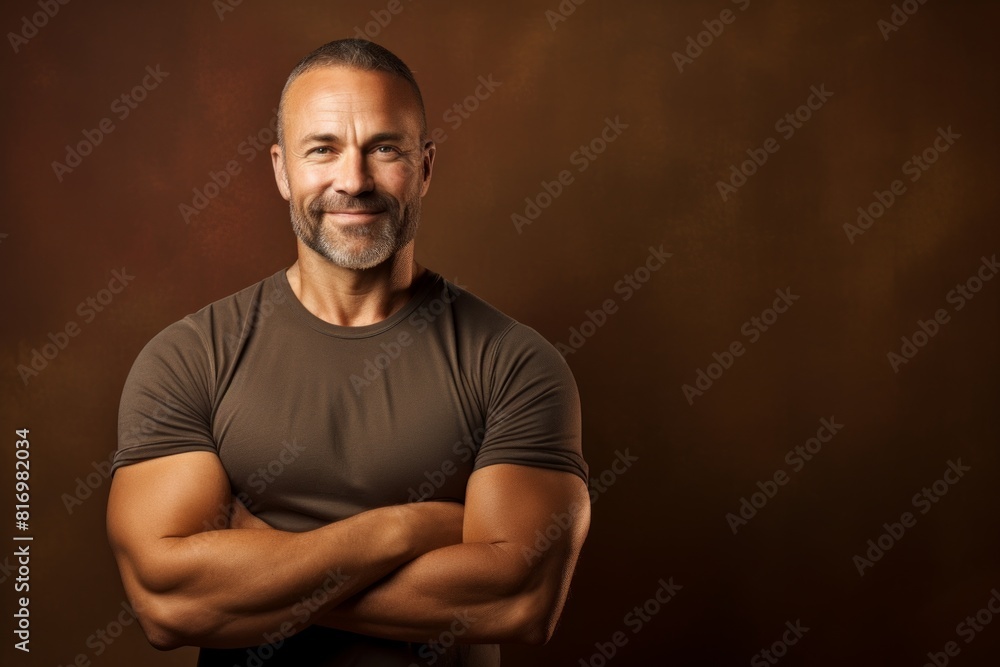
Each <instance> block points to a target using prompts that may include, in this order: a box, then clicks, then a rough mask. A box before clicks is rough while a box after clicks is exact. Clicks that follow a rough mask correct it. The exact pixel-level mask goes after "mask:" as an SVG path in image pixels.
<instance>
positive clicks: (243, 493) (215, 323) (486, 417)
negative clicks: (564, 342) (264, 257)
mask: <svg viewBox="0 0 1000 667" xmlns="http://www.w3.org/2000/svg"><path fill="white" fill-rule="evenodd" d="M190 451H209V452H215V453H216V454H218V456H219V458H220V460H221V462H222V465H223V466H224V468H225V470H226V473H227V475H228V477H229V481H230V484H231V487H232V492H233V493H234V494H235V495H237V496H238V497H239V498H241V499H242V500H243V501H244V502H245V503H246V504H248V506H249V507H250V508H251V510H252V511H253V512H254V513H255V514H256V515H257V516H259V517H260V518H261V519H263V520H264V521H266V522H267V523H269V524H270V525H272V526H274V527H276V528H279V529H282V530H290V531H303V530H310V529H314V528H318V527H320V526H322V525H325V524H327V523H329V522H332V521H337V520H340V519H344V518H346V517H349V516H352V515H354V514H357V513H358V512H362V511H364V510H368V509H372V508H376V507H384V506H386V505H393V504H399V503H405V502H413V501H417V500H422V499H429V498H448V499H455V500H459V501H464V499H465V487H466V483H467V481H468V479H469V476H470V475H471V474H472V472H473V471H474V470H478V469H479V468H483V467H485V466H489V465H492V464H496V463H513V464H521V465H528V466H537V467H542V468H550V469H554V470H562V471H565V472H569V473H572V474H575V475H578V476H580V477H581V478H582V479H583V480H584V481H585V482H586V481H587V465H586V463H585V462H584V460H583V456H582V453H581V449H580V406H579V396H578V393H577V388H576V384H575V382H574V380H573V376H572V374H571V372H570V370H569V368H568V366H567V365H566V363H565V361H564V360H563V358H562V356H561V355H560V354H559V353H558V352H557V351H556V350H555V348H554V347H553V346H552V345H551V344H549V343H548V342H547V341H546V340H545V339H544V338H542V337H541V336H540V335H539V334H538V333H537V332H535V331H534V330H533V329H531V328H529V327H526V326H524V325H522V324H519V323H518V322H516V321H514V320H513V319H511V318H510V317H507V316H506V315H504V314H503V313H501V312H499V311H498V310H496V309H495V308H493V307H492V306H490V305H489V304H487V303H485V302H484V301H482V300H480V299H479V298H477V297H475V296H474V295H472V294H471V293H469V292H467V291H465V290H464V289H462V288H460V287H458V286H456V285H454V284H452V283H450V282H448V281H447V280H445V279H443V278H442V277H441V276H440V275H438V274H436V273H434V272H432V271H425V272H424V273H423V274H422V275H421V276H420V277H419V278H418V279H417V281H416V282H415V284H414V295H413V297H412V298H411V299H410V300H409V302H408V303H407V304H406V305H405V306H404V307H403V308H401V309H400V310H398V311H397V312H396V313H394V314H393V315H392V316H390V317H388V318H387V319H385V320H383V321H381V322H378V323H375V324H371V325H367V326H360V327H344V326H337V325H334V324H330V323H328V322H325V321H323V320H321V319H319V318H317V317H316V316H314V315H313V314H312V313H310V312H309V311H308V310H307V309H306V308H305V307H304V306H303V305H302V304H301V302H299V300H298V298H297V297H296V296H295V294H294V293H293V292H292V290H291V287H290V286H289V284H288V279H287V277H286V275H285V270H284V269H282V270H280V271H278V272H277V273H275V274H274V275H272V276H270V277H269V278H266V279H264V280H262V281H261V282H259V283H257V284H255V285H252V286H250V287H248V288H246V289H244V290H241V291H240V292H237V293H236V294H234V295H232V296H229V297H227V298H225V299H222V300H220V301H216V302H215V303H213V304H211V305H209V306H206V307H205V308H203V309H201V310H200V311H198V312H197V313H194V314H193V315H189V316H187V317H185V318H184V319H182V320H180V321H179V322H176V323H174V324H172V325H170V326H169V327H167V328H166V329H164V330H163V331H162V332H161V333H159V334H158V335H157V336H156V337H154V338H153V339H152V340H151V341H150V342H149V343H148V344H147V345H146V347H145V348H144V349H143V350H142V352H140V354H139V356H138V358H137V359H136V361H135V363H134V365H133V367H132V371H131V372H130V373H129V376H128V379H127V380H126V383H125V388H124V391H123V393H122V400H121V406H120V410H119V448H118V451H117V452H116V454H115V458H114V464H113V469H114V470H117V469H118V468H119V467H121V466H124V465H129V464H131V463H136V462H138V461H143V460H146V459H150V458H155V457H159V456H167V455H170V454H177V453H181V452H190ZM440 649H441V647H439V646H434V647H428V646H425V645H417V644H407V643H404V642H388V641H385V640H378V639H373V638H368V637H362V636H360V635H355V634H350V633H344V632H340V631H337V630H328V629H325V628H319V627H315V626H314V627H311V628H309V629H308V630H306V631H304V632H302V633H300V634H298V635H295V636H294V637H292V638H290V639H287V640H286V641H285V642H284V643H283V645H282V646H281V648H280V649H277V650H273V649H272V647H270V646H264V647H252V648H250V649H233V650H216V649H211V650H210V649H203V650H202V652H201V658H200V660H199V665H225V666H226V667H231V666H232V665H241V664H246V663H247V662H248V661H249V662H250V663H253V662H255V661H254V660H253V659H252V656H263V655H270V654H271V653H272V652H273V653H274V655H273V656H271V657H270V658H269V659H267V660H265V661H264V663H265V664H266V665H268V666H269V667H270V666H272V665H275V666H276V665H283V664H295V665H302V666H305V665H348V664H365V665H399V666H400V667H409V665H411V664H413V663H414V662H416V663H418V664H427V663H428V662H430V661H431V660H433V661H434V664H436V665H438V666H439V667H440V666H442V665H452V664H455V665H492V664H497V661H498V658H497V651H496V647H492V646H481V647H472V648H470V647H455V648H451V649H449V650H447V651H446V652H445V653H444V654H442V653H440ZM477 653H478V654H480V656H481V657H478V658H477V657H475V655H476V654H477ZM470 654H471V655H470Z"/></svg>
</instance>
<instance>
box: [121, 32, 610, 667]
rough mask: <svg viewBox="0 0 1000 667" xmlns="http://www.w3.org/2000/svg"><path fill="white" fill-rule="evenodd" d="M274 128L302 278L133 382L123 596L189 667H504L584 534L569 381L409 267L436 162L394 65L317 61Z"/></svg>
mask: <svg viewBox="0 0 1000 667" xmlns="http://www.w3.org/2000/svg"><path fill="white" fill-rule="evenodd" d="M278 120H279V125H278V127H279V135H278V143H277V145H275V146H273V147H272V149H271V156H272V161H273V165H274V173H275V180H276V182H277V185H278V190H279V191H280V192H281V195H282V196H283V197H284V198H285V199H287V200H288V201H289V205H290V209H291V218H292V227H293V229H294V231H295V234H296V236H297V237H298V242H297V243H298V259H297V261H296V262H295V263H294V264H293V265H292V266H291V267H290V268H288V269H287V271H286V270H285V269H282V270H280V271H278V272H277V273H276V274H274V275H272V276H270V277H268V278H266V279H264V280H262V281H261V282H259V283H257V284H256V285H253V286H251V287H248V288H246V289H244V290H242V291H240V292H238V293H236V294H234V295H232V296H230V297H228V298H225V299H222V300H220V301H217V302H215V303H213V304H211V305H209V306H207V307H206V308H204V309H202V310H201V311H199V312H197V313H195V314H193V315H189V316H188V317H186V318H184V319H183V320H181V321H179V322H177V323H175V324H173V325H171V326H169V327H167V329H165V330H164V331H162V332H161V333H160V334H159V335H157V336H156V337H155V338H154V339H153V340H152V341H150V343H149V344H148V345H147V346H146V347H145V348H144V349H143V350H142V352H141V353H140V355H139V357H138V358H137V359H136V361H135V364H134V366H133V368H132V371H131V373H130V374H129V377H128V380H127V381H126V384H125V388H124V391H123V395H122V402H121V408H120V414H119V450H118V451H117V453H116V456H115V460H114V471H115V473H114V480H113V483H112V487H111V494H110V498H109V501H108V534H109V539H110V542H111V545H112V548H113V550H114V553H115V556H116V558H117V560H118V564H119V568H120V570H121V575H122V581H123V582H124V585H125V590H126V592H127V594H128V596H129V599H130V600H131V601H132V603H133V605H134V607H135V609H136V613H137V615H138V617H139V621H140V623H141V625H142V628H143V630H144V632H145V633H146V636H147V638H148V639H149V641H150V642H151V643H152V644H153V645H154V646H156V647H157V648H160V649H170V648H174V647H177V646H183V645H192V646H200V647H202V650H201V653H200V659H199V664H200V665H225V666H226V667H230V666H232V665H259V664H264V663H266V664H268V665H285V664H288V665H298V666H302V665H402V666H409V665H413V664H428V665H430V664H436V665H451V664H454V665H495V664H499V651H498V649H497V647H496V644H497V643H501V642H523V643H532V644H537V643H544V642H545V641H547V640H548V639H549V637H550V636H551V634H552V631H553V629H554V626H555V623H556V621H557V619H558V617H559V614H560V612H561V610H562V606H563V603H564V601H565V598H566V594H567V590H568V586H569V582H570V578H571V577H572V573H573V569H574V565H575V562H576V559H577V556H578V554H579V550H580V547H581V545H582V543H583V540H584V538H585V536H586V533H587V529H588V526H589V516H590V515H589V507H590V505H589V499H588V493H587V487H586V479H587V467H586V464H585V462H584V460H583V458H582V455H581V450H580V415H579V398H578V395H577V390H576V385H575V383H574V381H573V378H572V375H571V373H570V372H569V369H568V367H567V366H566V364H565V363H564V361H563V359H562V357H561V356H560V355H559V354H558V353H557V352H556V351H555V349H554V348H553V347H552V346H551V345H550V344H549V343H547V342H546V341H545V340H544V339H542V338H541V336H539V335H538V334H537V333H535V332H534V331H533V330H532V329H530V328H528V327H526V326H523V325H521V324H519V323H517V322H515V321H514V320H512V319H510V318H509V317H507V316H505V315H503V314H502V313H500V312H499V311H497V310H495V309H493V308H492V307H490V306H489V305H487V304H486V303H484V302H483V301H481V300H479V299H477V298H476V297H474V296H473V295H472V294H470V293H468V292H466V291H465V290H463V289H461V288H460V287H458V286H456V285H453V284H451V283H449V282H448V281H446V280H444V279H443V278H442V277H441V276H439V275H437V274H435V273H433V272H432V271H430V270H428V269H426V268H424V267H422V266H420V265H418V264H417V263H416V262H415V261H414V258H413V246H414V241H413V237H414V233H415V231H416V229H417V225H418V222H419V219H420V204H421V198H422V197H423V196H424V195H425V194H426V193H427V189H428V187H429V185H430V181H431V173H432V167H433V164H434V157H435V146H434V143H433V142H432V141H429V140H428V139H427V129H426V120H425V114H424V108H423V102H422V100H421V96H420V91H419V89H418V87H417V85H416V82H415V81H414V79H413V75H412V74H411V72H410V70H409V69H408V68H407V67H406V65H404V64H403V63H402V61H400V60H399V59H398V58H397V57H396V56H394V55H393V54H391V53H390V52H388V51H387V50H385V49H384V48H382V47H380V46H378V45H375V44H373V43H371V42H366V41H363V40H340V41H336V42H331V43H329V44H327V45H325V46H323V47H320V48H319V49H317V50H316V51H314V52H313V53H312V54H310V55H309V56H307V57H306V58H304V59H303V60H302V61H301V62H300V63H299V65H298V66H297V67H296V68H295V69H294V70H293V71H292V73H291V75H290V76H289V78H288V82H287V83H286V85H285V88H284V90H283V92H282V96H281V103H280V105H279V119H278ZM416 501H424V502H416Z"/></svg>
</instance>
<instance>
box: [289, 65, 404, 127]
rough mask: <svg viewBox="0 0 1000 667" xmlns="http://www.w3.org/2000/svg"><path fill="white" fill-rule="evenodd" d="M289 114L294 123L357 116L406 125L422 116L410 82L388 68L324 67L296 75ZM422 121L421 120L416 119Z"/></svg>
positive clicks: (290, 97) (330, 120) (340, 120)
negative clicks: (389, 71)
mask: <svg viewBox="0 0 1000 667" xmlns="http://www.w3.org/2000/svg"><path fill="white" fill-rule="evenodd" d="M286 112H287V114H288V118H289V120H290V121H292V122H293V123H295V124H301V123H307V124H309V123H314V122H324V123H327V122H328V123H342V122H348V121H350V120H353V119H354V118H356V117H357V116H366V117H370V118H371V119H372V120H374V121H378V122H380V123H392V124H394V125H406V124H408V123H407V121H409V120H410V119H411V118H412V119H417V118H419V113H420V110H419V107H418V105H417V102H416V99H415V96H414V93H413V91H412V90H411V89H410V87H409V84H408V83H407V82H406V81H405V80H403V79H402V78H400V77H398V76H395V75H393V74H390V73H388V72H370V71H364V70H357V69H351V68H346V67H321V68H316V69H313V70H309V71H307V72H304V73H303V74H301V75H300V76H299V77H298V78H296V79H295V80H294V81H293V82H292V85H291V86H290V87H289V89H288V93H287V98H286ZM416 123H417V124H418V125H419V120H416Z"/></svg>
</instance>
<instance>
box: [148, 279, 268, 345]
mask: <svg viewBox="0 0 1000 667" xmlns="http://www.w3.org/2000/svg"><path fill="white" fill-rule="evenodd" d="M282 270H284V269H282ZM279 273H280V272H279ZM277 275H278V273H275V274H272V275H269V276H267V277H265V278H262V279H261V280H258V281H257V282H255V283H253V284H251V285H248V286H246V287H244V288H242V289H240V290H239V291H237V292H233V293H232V294H229V295H227V296H224V297H222V298H220V299H216V300H215V301H212V302H211V303H209V304H207V305H205V306H203V307H202V308H200V309H198V310H197V311H195V312H193V313H190V314H188V315H185V316H184V317H182V318H180V319H179V320H176V321H174V322H172V323H171V324H169V325H167V326H166V327H164V328H163V329H162V330H161V331H160V332H159V333H157V334H156V335H155V336H154V337H153V338H152V339H151V340H150V342H149V344H148V345H147V347H148V346H153V347H163V346H164V345H166V346H170V347H173V346H175V345H176V346H182V347H184V348H186V349H188V350H189V351H190V350H191V348H192V347H200V348H204V349H211V348H213V347H216V346H217V345H219V344H220V343H222V344H224V343H225V342H226V340H227V339H232V338H233V337H239V335H240V333H241V332H242V331H243V330H244V329H245V328H246V327H247V326H248V325H249V324H250V323H252V322H253V320H254V319H255V318H257V317H260V316H261V315H262V314H265V313H269V312H270V311H271V309H272V308H273V306H274V304H276V303H279V302H283V301H284V300H285V295H284V293H283V292H282V291H281V290H279V289H277V287H276V286H275V278H276V276H277Z"/></svg>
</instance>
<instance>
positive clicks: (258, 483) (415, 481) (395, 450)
mask: <svg viewBox="0 0 1000 667" xmlns="http://www.w3.org/2000/svg"><path fill="white" fill-rule="evenodd" d="M390 342H391V339H390ZM451 349H453V346H450V345H448V344H446V343H445V344H442V342H440V341H436V340H434V339H432V338H430V337H425V338H424V339H423V340H419V341H414V343H413V344H411V345H410V346H407V347H399V348H398V349H397V348H395V347H392V346H391V345H387V344H386V341H385V340H372V339H364V340H351V339H348V340H333V341H331V340H327V339H325V338H323V337H319V338H317V337H315V336H309V335H305V336H303V337H302V338H301V339H298V338H293V339H287V338H286V339H284V340H281V341H275V340H268V339H266V338H261V339H257V340H253V341H250V342H249V343H248V344H247V346H246V350H245V351H244V353H243V354H242V355H241V358H240V361H239V363H238V364H237V366H236V368H235V370H234V372H233V374H232V378H231V381H230V382H229V384H228V386H227V387H226V388H225V392H224V394H223V396H222V397H221V399H220V400H219V401H218V408H217V410H216V414H215V418H214V420H213V430H214V435H215V438H216V442H217V443H218V445H219V452H220V457H221V459H222V462H223V465H224V467H225V469H226V472H227V474H228V475H229V478H230V483H231V486H232V490H233V493H234V494H236V495H237V496H239V497H241V499H243V500H244V502H249V503H250V504H251V505H252V509H253V510H254V511H255V513H257V514H258V515H259V516H261V517H262V518H264V519H265V520H267V521H269V522H270V523H272V525H275V526H277V527H285V528H286V529H290V530H291V529H307V528H309V527H312V526H313V525H321V524H323V523H327V522H330V521H335V520H339V519H342V518H345V517H347V516H351V515H353V514H356V513H358V512H361V511H364V510H366V509H371V508H374V507H382V506H386V505H391V504H397V503H404V502H414V501H416V500H422V499H428V498H451V499H455V500H463V499H464V497H465V486H466V482H467V481H468V478H469V475H471V473H472V468H473V465H474V462H475V454H476V451H477V450H478V445H479V443H480V442H481V441H482V437H483V433H484V429H483V426H484V417H483V415H482V412H481V410H480V409H479V408H478V405H477V404H478V401H477V400H476V398H475V390H474V388H473V387H472V386H470V383H469V381H468V379H467V378H468V369H464V368H462V367H461V364H460V363H459V361H458V359H456V358H455V357H454V355H453V354H452V353H451V352H450V350H451ZM392 352H395V354H391V353H392Z"/></svg>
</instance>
